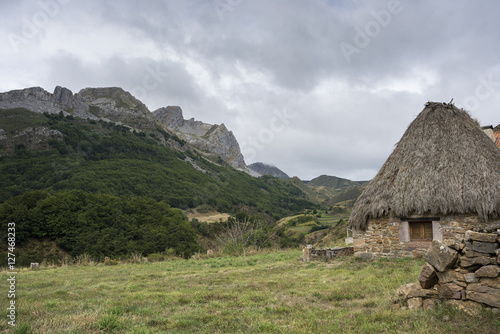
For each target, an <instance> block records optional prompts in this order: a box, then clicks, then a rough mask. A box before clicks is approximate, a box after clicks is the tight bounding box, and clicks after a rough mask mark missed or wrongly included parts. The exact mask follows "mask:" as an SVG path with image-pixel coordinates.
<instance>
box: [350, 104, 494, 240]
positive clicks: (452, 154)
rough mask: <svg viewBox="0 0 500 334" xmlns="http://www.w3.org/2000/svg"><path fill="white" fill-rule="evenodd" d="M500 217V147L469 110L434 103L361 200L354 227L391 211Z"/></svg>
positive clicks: (410, 129)
mask: <svg viewBox="0 0 500 334" xmlns="http://www.w3.org/2000/svg"><path fill="white" fill-rule="evenodd" d="M471 213H473V214H476V213H477V214H478V215H479V216H480V217H481V218H483V219H485V220H488V219H492V218H497V217H499V216H500V150H499V149H498V148H497V147H496V145H495V144H494V143H493V141H492V140H491V139H490V138H488V136H487V135H486V134H484V133H483V131H481V128H480V127H479V124H478V123H477V122H476V121H474V120H473V119H472V118H471V117H470V116H469V114H468V113H467V112H466V111H464V110H461V109H458V108H456V107H455V106H454V105H452V104H446V103H435V102H429V103H427V104H426V106H425V108H424V110H423V111H422V112H421V113H420V115H418V116H417V118H416V119H415V120H414V121H413V122H412V123H411V124H410V126H409V127H408V129H407V130H406V132H405V134H404V135H403V137H402V138H401V140H400V141H399V143H398V144H397V146H396V148H395V149H394V151H393V152H392V154H391V155H390V156H389V158H388V159H387V161H386V162H385V164H384V165H383V166H382V168H381V169H380V171H379V172H378V174H377V175H376V176H375V178H374V179H373V180H372V181H371V182H370V183H369V184H368V186H367V187H366V189H365V190H364V192H363V193H362V194H361V196H360V197H359V198H358V200H357V201H356V203H355V205H354V208H353V211H352V214H351V218H350V227H351V228H352V229H353V230H355V231H360V230H366V227H367V224H368V220H369V219H376V218H379V217H381V216H383V215H386V214H392V215H394V216H395V217H404V216H409V215H412V214H416V215H447V214H471Z"/></svg>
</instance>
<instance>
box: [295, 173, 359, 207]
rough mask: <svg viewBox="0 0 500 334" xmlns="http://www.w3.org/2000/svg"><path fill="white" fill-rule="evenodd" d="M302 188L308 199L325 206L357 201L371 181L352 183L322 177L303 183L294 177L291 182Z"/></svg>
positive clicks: (340, 179) (327, 176)
mask: <svg viewBox="0 0 500 334" xmlns="http://www.w3.org/2000/svg"><path fill="white" fill-rule="evenodd" d="M289 182H291V183H292V184H293V185H294V186H296V187H297V188H300V189H301V190H302V191H303V192H304V193H305V194H306V195H307V198H308V199H309V200H310V201H312V202H314V203H318V204H321V205H323V206H332V205H335V204H336V203H339V202H344V201H349V200H355V199H356V198H357V197H358V196H359V195H360V194H361V191H362V190H363V189H364V187H365V186H366V185H367V184H368V182H369V181H351V180H347V179H343V178H340V177H336V176H329V175H321V176H319V177H317V178H314V179H312V180H311V181H301V180H300V179H299V178H297V177H294V178H292V179H290V180H289Z"/></svg>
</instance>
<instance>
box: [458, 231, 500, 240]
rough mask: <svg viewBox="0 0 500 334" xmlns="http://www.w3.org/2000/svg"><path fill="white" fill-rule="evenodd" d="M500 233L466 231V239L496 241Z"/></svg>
mask: <svg viewBox="0 0 500 334" xmlns="http://www.w3.org/2000/svg"><path fill="white" fill-rule="evenodd" d="M497 238H498V234H496V233H480V232H474V231H467V232H465V239H466V240H474V241H482V242H496V241H497Z"/></svg>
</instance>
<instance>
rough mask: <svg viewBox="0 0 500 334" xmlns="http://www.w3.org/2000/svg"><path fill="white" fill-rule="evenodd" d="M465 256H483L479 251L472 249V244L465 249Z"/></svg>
mask: <svg viewBox="0 0 500 334" xmlns="http://www.w3.org/2000/svg"><path fill="white" fill-rule="evenodd" d="M465 256H467V257H478V256H484V253H479V252H475V251H473V250H472V246H471V248H467V249H466V250H465Z"/></svg>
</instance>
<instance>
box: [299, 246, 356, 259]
mask: <svg viewBox="0 0 500 334" xmlns="http://www.w3.org/2000/svg"><path fill="white" fill-rule="evenodd" d="M353 254H354V248H353V247H335V248H322V249H315V248H314V247H313V246H312V245H307V246H306V248H304V249H303V250H302V259H303V260H304V262H308V261H311V260H324V261H327V260H331V259H334V258H336V257H339V256H342V255H353Z"/></svg>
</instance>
